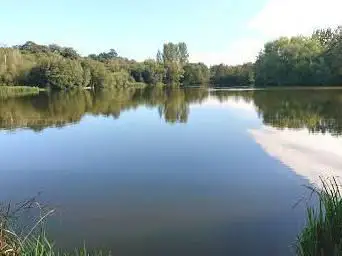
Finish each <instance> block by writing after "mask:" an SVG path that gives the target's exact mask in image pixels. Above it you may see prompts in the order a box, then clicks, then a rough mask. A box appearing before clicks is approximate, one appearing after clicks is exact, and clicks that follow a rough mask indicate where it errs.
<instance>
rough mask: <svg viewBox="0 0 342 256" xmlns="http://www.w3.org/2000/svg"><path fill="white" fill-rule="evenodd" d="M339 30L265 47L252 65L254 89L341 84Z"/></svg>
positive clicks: (341, 36) (341, 29) (341, 37)
mask: <svg viewBox="0 0 342 256" xmlns="http://www.w3.org/2000/svg"><path fill="white" fill-rule="evenodd" d="M341 52H342V27H338V28H337V29H335V30H332V29H330V28H328V29H321V30H317V31H315V32H314V33H313V35H312V36H310V37H303V36H297V37H291V38H287V37H282V38H279V39H277V40H275V41H272V42H268V43H266V44H265V47H264V49H263V51H261V52H260V54H259V56H258V58H257V61H256V63H255V74H256V77H255V84H256V85H257V86H284V85H287V86H291V85H297V86H298V85H340V84H341V83H342V68H341V67H342V57H341V56H342V55H341Z"/></svg>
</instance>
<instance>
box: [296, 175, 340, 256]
mask: <svg viewBox="0 0 342 256" xmlns="http://www.w3.org/2000/svg"><path fill="white" fill-rule="evenodd" d="M310 189H311V190H312V193H313V195H315V196H317V198H318V205H317V206H316V207H308V208H307V219H306V226H305V227H304V229H303V230H302V232H301V233H300V235H299V236H298V241H297V255H299V256H328V255H329V256H337V255H342V198H341V191H340V184H339V183H338V182H337V180H336V179H335V178H332V179H329V180H322V188H310Z"/></svg>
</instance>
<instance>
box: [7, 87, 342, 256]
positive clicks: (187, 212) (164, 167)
mask: <svg viewBox="0 0 342 256" xmlns="http://www.w3.org/2000/svg"><path fill="white" fill-rule="evenodd" d="M341 107H342V91H338V90H336V91H335V90H295V91H290V90H277V91H257V92H231V91H211V92H208V91H207V90H204V89H203V90H202V89H191V90H190V89H187V90H173V91H165V90H161V89H155V90H121V91H114V92H111V93H97V94H93V93H90V92H72V93H55V94H51V95H49V96H47V95H39V96H34V97H25V98H15V99H13V98H12V99H1V100H0V127H1V132H0V159H1V168H0V175H1V179H0V187H1V191H2V192H1V193H0V199H1V200H13V201H20V200H22V199H25V198H29V197H31V196H34V195H36V194H37V193H38V192H42V194H41V196H40V200H42V201H43V202H44V203H47V204H48V205H50V206H52V207H54V208H56V209H57V214H56V215H55V216H54V217H53V218H52V220H51V222H50V226H49V230H50V232H51V235H52V237H53V238H55V239H56V243H57V246H59V247H61V248H66V249H69V248H74V247H76V246H82V245H83V242H84V241H86V244H87V246H88V247H90V248H106V249H110V250H111V251H112V252H113V254H114V255H291V252H293V248H292V245H293V242H294V241H295V238H296V235H297V233H298V231H299V230H300V229H301V227H302V225H303V223H304V216H305V210H304V205H303V204H299V205H298V206H297V207H295V208H293V206H294V205H295V204H296V202H298V200H300V199H301V198H302V196H303V195H305V194H306V192H307V191H306V190H305V188H303V186H302V185H305V184H308V183H309V182H314V181H315V179H316V178H317V176H319V175H327V174H328V173H327V172H326V171H327V170H334V171H336V172H338V171H341V169H342V162H341V161H340V160H339V159H340V158H341V156H340V155H339V154H342V142H341V139H340V137H339V135H340V134H341V132H342V111H341Z"/></svg>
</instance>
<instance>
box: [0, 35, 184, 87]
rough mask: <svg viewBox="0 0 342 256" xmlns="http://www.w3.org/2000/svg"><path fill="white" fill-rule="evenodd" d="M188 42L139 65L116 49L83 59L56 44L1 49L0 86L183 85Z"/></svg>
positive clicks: (34, 44) (27, 44)
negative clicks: (119, 53)
mask: <svg viewBox="0 0 342 256" xmlns="http://www.w3.org/2000/svg"><path fill="white" fill-rule="evenodd" d="M188 57H189V54H188V51H187V47H186V44H185V43H179V44H173V43H169V44H165V45H164V50H163V54H161V53H160V52H159V57H158V58H157V59H156V60H153V59H149V60H146V61H144V62H136V61H134V60H129V59H127V58H123V57H120V56H119V55H118V53H117V52H116V51H115V50H114V49H110V50H109V51H108V52H102V53H100V54H90V55H89V56H88V57H81V56H80V55H79V54H78V53H77V52H76V50H74V49H73V48H70V47H61V46H59V45H56V44H52V45H49V46H46V45H38V44H36V43H34V42H32V41H28V42H26V43H25V44H23V45H18V46H13V47H7V48H6V47H2V48H0V84H3V85H25V86H39V87H50V88H52V89H59V90H61V89H74V88H88V87H90V88H97V89H98V88H125V87H129V86H135V87H136V86H137V85H138V86H139V87H141V83H144V84H146V85H149V86H160V85H161V84H163V83H166V84H168V85H177V86H178V85H180V83H181V79H182V77H183V74H184V69H183V67H184V65H185V64H186V63H187V61H188Z"/></svg>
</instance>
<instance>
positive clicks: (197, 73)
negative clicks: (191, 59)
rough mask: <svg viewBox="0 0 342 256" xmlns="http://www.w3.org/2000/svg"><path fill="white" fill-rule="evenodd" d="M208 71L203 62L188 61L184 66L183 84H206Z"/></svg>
mask: <svg viewBox="0 0 342 256" xmlns="http://www.w3.org/2000/svg"><path fill="white" fill-rule="evenodd" d="M209 79H210V72H209V69H208V67H207V66H206V65H205V64H204V63H188V64H186V65H185V66H184V77H183V81H182V82H183V84H184V85H195V84H208V83H209Z"/></svg>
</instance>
